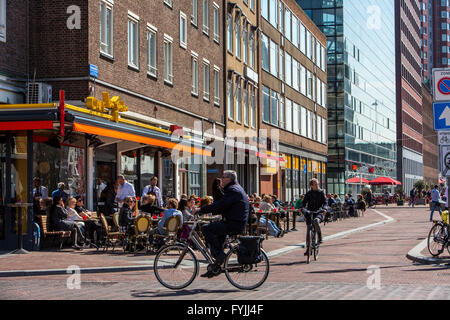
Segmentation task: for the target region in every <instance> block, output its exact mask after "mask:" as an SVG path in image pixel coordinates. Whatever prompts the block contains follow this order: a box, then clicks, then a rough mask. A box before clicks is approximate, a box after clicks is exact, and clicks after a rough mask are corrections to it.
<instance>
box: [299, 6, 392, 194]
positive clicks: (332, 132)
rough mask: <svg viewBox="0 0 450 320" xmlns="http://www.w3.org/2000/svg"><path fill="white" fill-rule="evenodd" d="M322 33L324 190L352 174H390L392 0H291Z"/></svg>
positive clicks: (342, 188)
mask: <svg viewBox="0 0 450 320" xmlns="http://www.w3.org/2000/svg"><path fill="white" fill-rule="evenodd" d="M296 1H297V3H298V4H299V5H300V6H301V7H302V8H303V9H304V10H305V12H306V13H307V14H308V15H309V16H310V17H311V19H312V20H313V21H314V23H315V24H316V25H317V26H318V27H319V28H320V29H321V30H322V32H323V33H324V34H325V35H326V36H327V52H328V56H327V63H328V141H329V145H328V150H329V154H328V172H327V173H328V176H327V180H328V190H327V192H330V193H337V194H340V195H343V194H344V193H349V192H352V191H353V192H355V191H356V192H360V190H361V188H362V187H363V186H360V185H358V186H356V187H355V186H354V185H347V184H346V183H345V181H346V180H347V179H349V178H352V177H355V176H356V177H363V178H366V179H368V180H372V179H374V178H376V177H379V176H387V177H392V178H394V179H396V161H397V155H396V86H395V17H394V1H392V0H366V1H361V0H322V1H317V0H296Z"/></svg>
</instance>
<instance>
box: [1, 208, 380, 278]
mask: <svg viewBox="0 0 450 320" xmlns="http://www.w3.org/2000/svg"><path fill="white" fill-rule="evenodd" d="M385 220H386V219H385V218H384V217H383V216H380V215H378V214H377V213H375V212H374V211H372V210H369V211H367V212H366V214H365V216H364V217H360V218H349V219H345V220H342V221H337V222H332V223H329V224H326V225H325V226H322V234H323V238H324V239H325V241H327V240H326V239H333V238H334V235H337V236H338V237H343V236H345V234H342V232H345V231H348V230H354V229H356V231H358V228H364V227H365V226H368V225H371V224H374V223H383V221H385ZM289 228H291V229H292V222H291V223H290V225H289ZM296 229H297V231H291V232H288V233H286V234H285V236H284V237H283V238H273V237H269V239H268V240H265V241H264V242H263V248H264V250H265V251H266V252H267V253H269V257H270V256H277V255H283V254H288V253H289V252H291V251H294V250H303V245H302V243H303V242H304V241H305V236H306V226H305V224H304V223H302V222H297V223H296ZM351 232H353V231H351ZM327 237H328V238H327ZM154 257H155V255H154V254H150V253H149V254H147V255H146V254H145V251H142V252H137V253H124V252H123V250H122V248H116V250H115V251H114V252H112V251H111V249H109V250H108V252H103V250H99V251H97V250H96V249H85V250H83V251H76V250H73V249H69V248H67V249H63V250H61V251H56V249H53V250H52V249H46V250H45V251H31V252H30V254H27V255H12V254H4V255H0V277H14V276H33V275H52V274H67V268H68V267H69V266H78V267H79V268H80V269H81V272H82V273H104V272H125V271H137V270H151V269H152V268H153V259H154Z"/></svg>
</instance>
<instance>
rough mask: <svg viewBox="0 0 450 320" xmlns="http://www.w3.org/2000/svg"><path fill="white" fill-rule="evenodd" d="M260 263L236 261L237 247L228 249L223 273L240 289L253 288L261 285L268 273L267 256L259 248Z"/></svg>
mask: <svg viewBox="0 0 450 320" xmlns="http://www.w3.org/2000/svg"><path fill="white" fill-rule="evenodd" d="M261 255H262V260H261V262H260V263H257V264H251V265H242V264H240V263H239V262H238V257H237V248H235V249H232V250H230V252H229V253H228V255H227V257H226V259H225V266H224V269H225V275H226V277H227V279H228V281H230V283H231V284H232V285H233V286H235V287H236V288H238V289H241V290H253V289H256V288H258V287H259V286H261V285H262V284H263V283H264V281H266V279H267V277H268V275H269V258H268V257H267V255H266V253H265V252H264V250H262V249H261Z"/></svg>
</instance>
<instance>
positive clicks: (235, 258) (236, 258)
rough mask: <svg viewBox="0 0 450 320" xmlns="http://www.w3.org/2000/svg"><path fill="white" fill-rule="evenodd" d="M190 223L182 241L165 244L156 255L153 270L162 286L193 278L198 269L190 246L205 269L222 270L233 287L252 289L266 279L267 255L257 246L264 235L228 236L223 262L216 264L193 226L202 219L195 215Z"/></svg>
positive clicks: (182, 285) (172, 286)
mask: <svg viewBox="0 0 450 320" xmlns="http://www.w3.org/2000/svg"><path fill="white" fill-rule="evenodd" d="M192 223H193V226H192V229H191V232H190V233H189V237H188V239H187V240H186V241H185V242H178V243H175V244H173V245H169V246H165V247H163V248H161V250H160V251H159V252H158V254H157V255H156V258H155V261H154V272H155V276H156V278H157V279H158V281H159V282H160V283H161V284H162V285H163V286H165V287H166V288H169V289H173V290H180V289H183V288H186V287H187V286H189V285H190V284H191V283H192V282H193V281H194V280H195V277H196V276H197V275H198V271H199V258H198V257H197V255H196V253H195V252H194V250H198V253H197V254H198V255H202V256H203V257H204V258H205V259H206V262H207V263H208V264H209V265H208V271H212V272H214V273H215V274H220V273H222V272H224V273H225V276H226V277H227V279H228V281H229V282H230V283H231V284H232V285H233V286H235V287H236V288H239V289H242V290H253V289H255V288H258V287H259V286H261V285H262V284H263V283H264V282H265V281H266V279H267V277H268V275H269V258H268V257H267V255H266V253H265V252H264V250H262V249H261V243H262V241H263V239H264V237H249V236H242V237H241V236H238V235H234V236H228V237H227V239H226V241H225V244H224V248H225V250H227V249H228V252H227V253H226V258H225V263H224V265H223V266H220V267H219V266H217V265H215V264H214V258H213V257H212V256H211V254H210V253H209V251H208V249H207V248H206V245H205V243H204V242H203V241H202V239H201V238H200V236H199V234H198V232H197V227H198V226H199V225H201V224H203V223H206V222H202V221H200V220H198V219H195V220H194V221H193V222H192ZM248 243H253V244H255V243H256V248H252V249H253V250H252V249H249V245H248ZM245 244H246V245H245ZM246 251H247V252H246Z"/></svg>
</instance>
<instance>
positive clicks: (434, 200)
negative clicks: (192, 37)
mask: <svg viewBox="0 0 450 320" xmlns="http://www.w3.org/2000/svg"><path fill="white" fill-rule="evenodd" d="M440 200H441V194H440V193H439V189H438V186H437V185H435V186H434V189H433V190H432V191H431V214H430V221H433V214H434V210H436V206H437V207H438V209H439V214H440V215H442V209H441V203H440Z"/></svg>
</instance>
